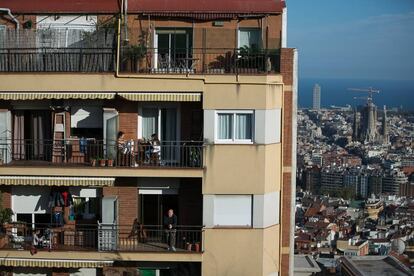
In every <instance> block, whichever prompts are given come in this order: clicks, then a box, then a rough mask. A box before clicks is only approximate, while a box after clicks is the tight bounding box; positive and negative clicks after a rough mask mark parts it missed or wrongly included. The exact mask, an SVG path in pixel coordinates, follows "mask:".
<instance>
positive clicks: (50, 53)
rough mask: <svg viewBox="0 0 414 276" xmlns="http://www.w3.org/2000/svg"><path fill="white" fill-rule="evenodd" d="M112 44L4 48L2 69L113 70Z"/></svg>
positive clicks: (13, 70)
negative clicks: (103, 45)
mask: <svg viewBox="0 0 414 276" xmlns="http://www.w3.org/2000/svg"><path fill="white" fill-rule="evenodd" d="M114 69H115V49H113V48H12V49H10V48H1V49H0V72H113V71H114Z"/></svg>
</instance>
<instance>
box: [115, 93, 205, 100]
mask: <svg viewBox="0 0 414 276" xmlns="http://www.w3.org/2000/svg"><path fill="white" fill-rule="evenodd" d="M118 95H119V96H120V97H122V98H124V99H127V100H129V101H140V102H141V101H142V102H200V101H201V93H185V92H180V93H177V92H174V93H173V92H171V93H167V92H165V93H152V92H135V93H134V92H130V93H118Z"/></svg>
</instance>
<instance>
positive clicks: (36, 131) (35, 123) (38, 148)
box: [30, 111, 52, 160]
mask: <svg viewBox="0 0 414 276" xmlns="http://www.w3.org/2000/svg"><path fill="white" fill-rule="evenodd" d="M30 120H31V122H30V123H31V130H32V131H31V133H30V139H31V143H32V145H33V148H32V151H33V152H32V154H33V158H35V159H36V160H49V159H48V156H49V155H51V153H52V141H50V139H51V114H50V112H48V111H34V112H32V113H31V115H30Z"/></svg>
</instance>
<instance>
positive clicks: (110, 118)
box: [98, 109, 119, 160]
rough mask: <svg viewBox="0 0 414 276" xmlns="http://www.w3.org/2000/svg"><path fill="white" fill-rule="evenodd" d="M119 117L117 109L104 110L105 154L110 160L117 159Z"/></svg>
mask: <svg viewBox="0 0 414 276" xmlns="http://www.w3.org/2000/svg"><path fill="white" fill-rule="evenodd" d="M118 117H119V116H118V112H117V111H116V110H115V109H104V116H103V119H104V143H105V144H104V152H103V153H104V155H105V156H106V157H107V158H108V159H112V160H116V159H117V158H116V155H117V138H118V124H119V123H118ZM98 157H100V156H98ZM101 157H103V156H101Z"/></svg>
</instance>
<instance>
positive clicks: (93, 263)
mask: <svg viewBox="0 0 414 276" xmlns="http://www.w3.org/2000/svg"><path fill="white" fill-rule="evenodd" d="M112 264H113V261H99V260H54V259H26V258H7V257H6V258H0V266H13V267H19V266H20V267H58V268H95V267H104V266H112Z"/></svg>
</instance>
